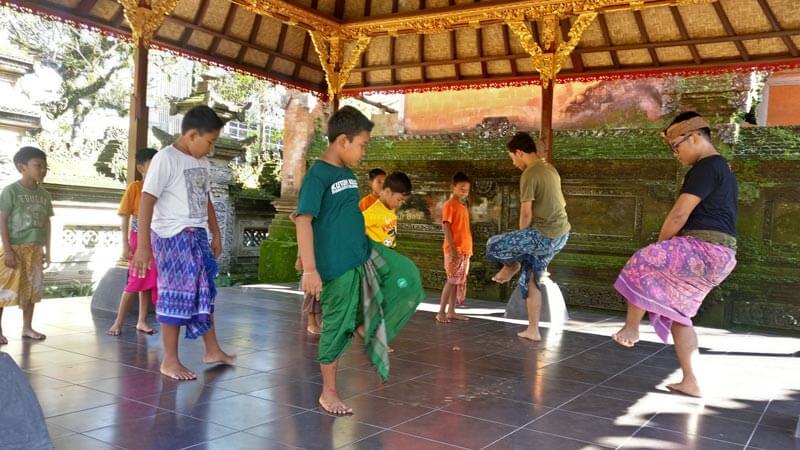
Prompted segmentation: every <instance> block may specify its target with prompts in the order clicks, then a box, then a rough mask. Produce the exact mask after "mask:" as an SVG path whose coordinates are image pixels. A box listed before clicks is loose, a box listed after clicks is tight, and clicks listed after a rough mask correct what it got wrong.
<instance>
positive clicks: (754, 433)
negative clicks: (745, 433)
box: [744, 399, 772, 449]
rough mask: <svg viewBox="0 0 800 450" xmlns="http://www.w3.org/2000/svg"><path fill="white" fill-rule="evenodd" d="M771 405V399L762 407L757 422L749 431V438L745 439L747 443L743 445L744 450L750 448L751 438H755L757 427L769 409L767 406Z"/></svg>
mask: <svg viewBox="0 0 800 450" xmlns="http://www.w3.org/2000/svg"><path fill="white" fill-rule="evenodd" d="M771 404H772V399H770V400H769V401H768V402H767V405H766V406H764V410H763V411H761V415H760V416H759V417H758V422H756V425H755V426H754V427H753V431H751V432H750V437H749V438H747V442H745V444H744V448H745V449H746V448H747V447H748V446H750V442H752V441H753V438H754V437H755V435H756V431H757V430H758V426H759V425H761V421H762V420H764V416H765V415H766V414H767V410H768V409H769V406H770V405H771Z"/></svg>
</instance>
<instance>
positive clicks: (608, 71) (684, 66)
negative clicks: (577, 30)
mask: <svg viewBox="0 0 800 450" xmlns="http://www.w3.org/2000/svg"><path fill="white" fill-rule="evenodd" d="M750 63H751V64H766V65H778V64H783V63H788V64H791V63H795V64H796V63H797V59H796V58H792V57H788V56H786V57H782V58H772V57H766V58H753V59H751V60H750ZM742 64H743V63H742V61H740V60H730V59H727V60H715V61H711V60H708V61H706V62H705V64H704V65H706V66H709V67H712V66H713V67H719V68H725V67H741V66H742ZM651 68H652V67H650V66H648V65H639V66H629V67H625V68H621V69H614V68H612V67H602V68H597V69H588V70H587V71H586V72H582V73H575V72H570V71H565V72H562V73H561V75H562V76H561V77H560V79H562V80H564V79H566V80H571V79H573V78H577V79H582V78H583V77H589V76H603V75H609V76H613V75H615V74H620V75H623V74H626V73H629V72H630V70H631V69H642V70H647V69H651ZM697 68H698V67H697V66H696V65H694V64H693V63H679V64H663V65H661V66H660V67H658V68H656V69H653V70H652V73H653V74H654V75H656V74H658V73H665V74H671V73H676V72H677V73H681V72H684V71H691V70H696V69H697ZM537 78H538V77H537V76H536V74H533V73H525V74H521V75H519V76H516V77H496V78H492V79H489V80H485V79H483V78H481V77H480V76H464V77H463V78H462V79H461V80H456V79H455V78H446V79H441V80H436V81H433V82H429V83H427V84H425V85H423V84H421V83H400V84H394V85H392V84H386V83H375V84H371V85H367V86H364V87H351V88H348V89H345V90H344V91H343V94H344V95H353V94H356V93H359V92H363V91H365V90H375V91H380V90H384V89H385V90H392V91H395V90H402V89H407V88H415V87H423V86H424V87H435V86H439V85H442V86H447V85H451V84H452V83H453V82H457V81H460V82H462V84H466V83H469V82H471V81H474V82H475V84H476V85H480V84H481V82H482V81H486V82H489V83H503V82H519V81H529V82H530V81H532V80H535V79H537Z"/></svg>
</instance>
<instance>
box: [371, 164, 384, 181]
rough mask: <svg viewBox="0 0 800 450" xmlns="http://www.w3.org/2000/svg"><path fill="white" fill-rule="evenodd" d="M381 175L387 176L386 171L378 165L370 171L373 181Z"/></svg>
mask: <svg viewBox="0 0 800 450" xmlns="http://www.w3.org/2000/svg"><path fill="white" fill-rule="evenodd" d="M381 175H383V176H386V171H384V170H383V169H381V168H380V167H376V168H374V169H372V170H370V171H369V181H372V180H374V179H375V178H378V177H379V176H381Z"/></svg>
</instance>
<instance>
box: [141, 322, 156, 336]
mask: <svg viewBox="0 0 800 450" xmlns="http://www.w3.org/2000/svg"><path fill="white" fill-rule="evenodd" d="M136 331H138V332H139V333H144V334H151V335H152V334H156V333H158V332H157V331H156V330H155V329H154V328H153V327H151V326H150V325H148V324H146V323H137V324H136Z"/></svg>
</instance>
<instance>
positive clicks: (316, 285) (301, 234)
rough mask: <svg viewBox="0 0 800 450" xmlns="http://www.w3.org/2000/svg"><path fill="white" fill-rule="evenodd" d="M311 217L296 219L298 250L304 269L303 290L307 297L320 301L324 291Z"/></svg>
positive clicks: (305, 216) (303, 216) (298, 217)
mask: <svg viewBox="0 0 800 450" xmlns="http://www.w3.org/2000/svg"><path fill="white" fill-rule="evenodd" d="M312 220H314V218H313V217H312V216H309V215H299V216H297V218H296V219H295V228H296V230H297V249H298V252H299V254H300V261H301V264H302V267H303V279H302V282H301V283H302V284H301V286H302V288H303V292H305V294H306V295H307V296H310V297H313V298H314V299H317V300H319V296H320V292H321V291H322V279H321V278H320V276H319V272H317V261H316V259H315V257H314V229H313V228H312V227H311V221H312Z"/></svg>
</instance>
